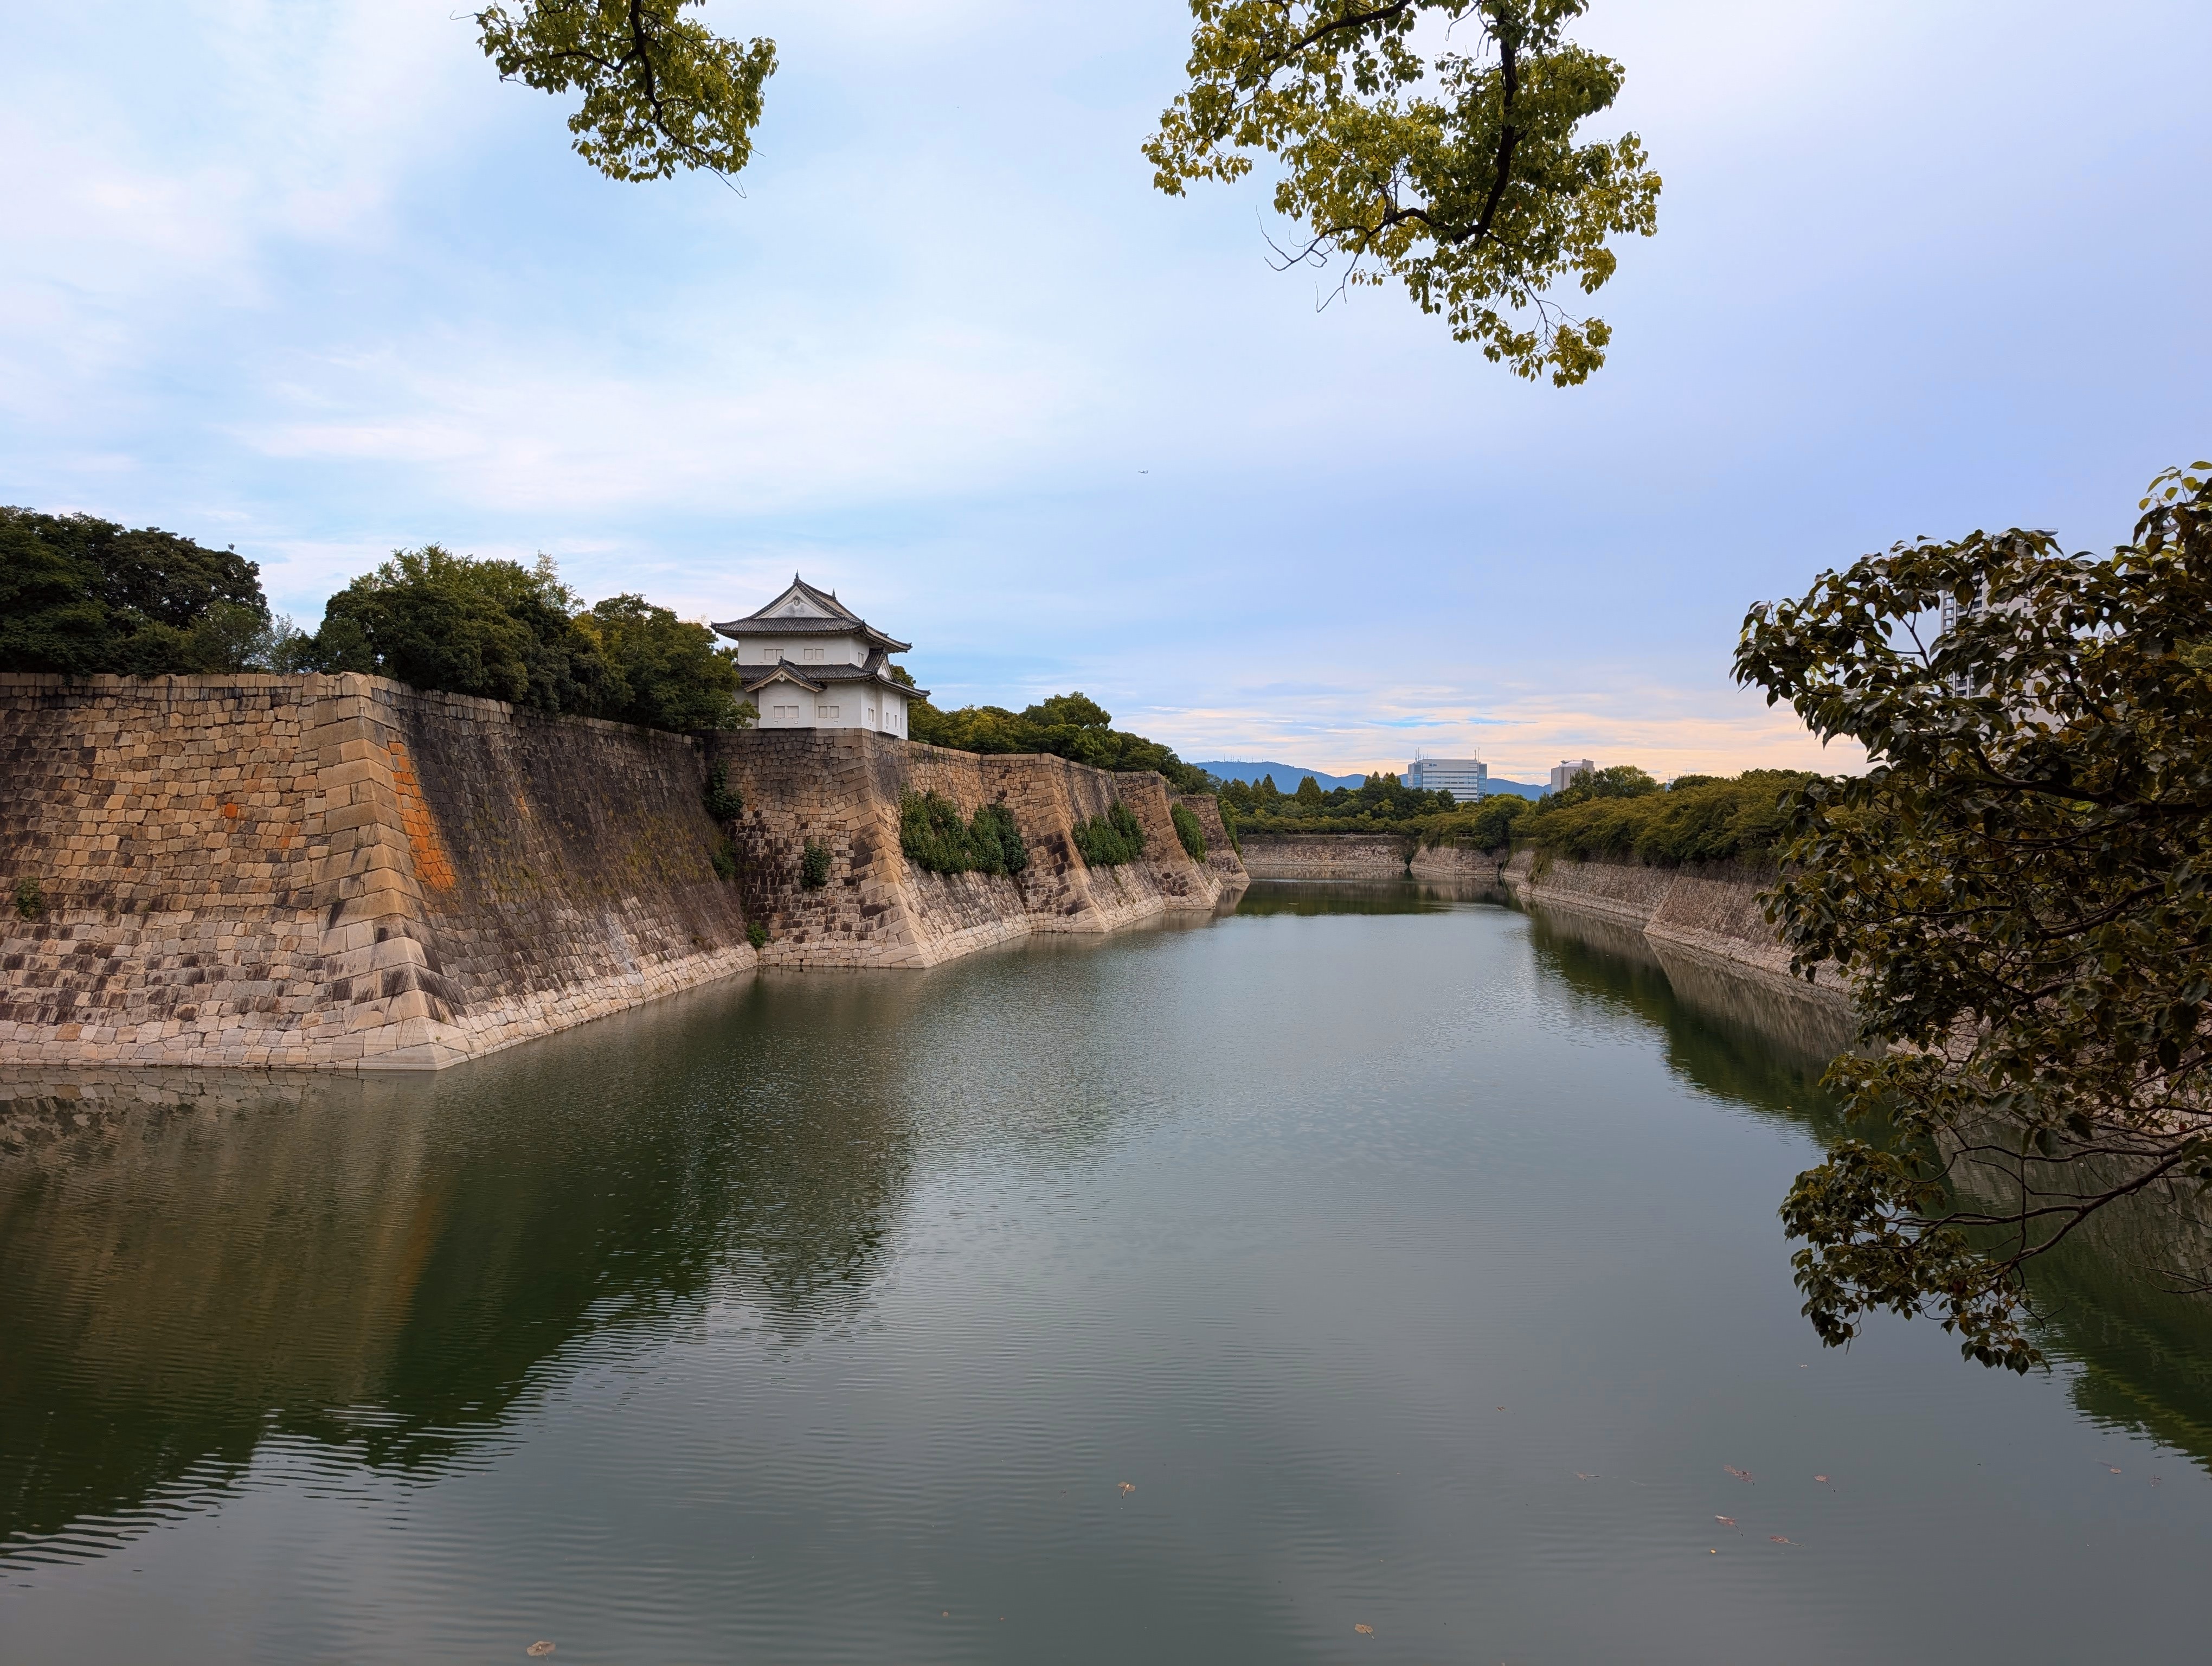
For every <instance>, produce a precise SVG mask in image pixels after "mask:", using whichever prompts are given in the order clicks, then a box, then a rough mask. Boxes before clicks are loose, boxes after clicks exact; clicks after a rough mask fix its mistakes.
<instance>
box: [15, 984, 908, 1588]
mask: <svg viewBox="0 0 2212 1666" xmlns="http://www.w3.org/2000/svg"><path fill="white" fill-rule="evenodd" d="M902 993H903V994H906V995H908V996H910V995H911V994H912V993H913V992H912V991H910V990H908V991H905V992H902V991H901V990H900V989H898V988H896V986H895V985H892V986H878V987H877V988H864V987H862V984H861V982H860V980H851V981H839V980H831V981H829V982H826V983H823V984H822V985H820V986H818V987H817V988H815V989H814V990H812V991H811V992H810V999H811V1000H813V1001H814V1002H815V1003H816V1004H817V1005H818V1006H823V1007H826V1008H829V1009H835V1008H836V1007H838V1006H849V1005H851V1004H853V1003H854V1002H856V1001H858V1002H862V1003H865V1004H866V1005H868V1006H871V1007H872V1008H874V1007H878V1006H880V1005H881V1004H882V1002H883V1001H884V1000H886V999H889V1000H892V1001H896V1000H899V999H900V998H901V996H902ZM778 998H779V992H778V991H775V990H773V989H769V988H755V989H753V990H751V991H749V992H748V993H747V994H746V995H745V996H743V997H738V998H736V999H735V1000H732V998H729V997H721V998H719V999H714V998H710V999H708V1000H703V1001H702V1000H696V999H695V1000H690V1001H689V1002H686V1001H678V1002H675V1003H671V1004H669V1005H666V1006H659V1007H656V1008H653V1009H648V1010H647V1012H641V1013H638V1014H632V1015H628V1016H626V1017H624V1018H617V1019H614V1020H610V1021H609V1023H608V1024H606V1025H593V1026H591V1027H590V1028H589V1029H588V1030H586V1031H579V1032H576V1033H575V1034H574V1035H572V1036H568V1037H558V1038H556V1039H555V1040H553V1041H551V1042H549V1043H543V1044H541V1045H539V1046H537V1047H533V1048H528V1049H521V1050H520V1051H517V1052H513V1053H507V1054H502V1055H495V1056H494V1057H492V1058H489V1059H486V1060H483V1061H479V1062H478V1063H477V1064H474V1065H471V1066H466V1067H462V1068H459V1069H457V1070H453V1071H448V1072H445V1073H441V1074H439V1075H438V1076H436V1077H434V1078H428V1079H424V1078H418V1077H400V1078H376V1077H369V1078H326V1077H306V1078H301V1077H292V1078H289V1079H287V1078H283V1077H281V1076H280V1077H269V1076H255V1075H252V1074H247V1073H216V1072H195V1073H174V1074H171V1075H150V1074H145V1073H139V1074H136V1075H132V1076H129V1077H110V1078H102V1077H100V1076H98V1075H89V1076H86V1075H80V1076H75V1077H71V1076H68V1075H64V1074H58V1073H30V1072H18V1073H12V1074H11V1075H9V1076H8V1077H6V1078H3V1079H0V1099H4V1104H0V1129H4V1130H5V1138H6V1140H7V1143H8V1146H9V1149H10V1152H11V1156H10V1158H9V1160H7V1161H5V1162H4V1163H0V1335H5V1336H6V1337H7V1338H8V1347H7V1348H6V1349H5V1352H4V1356H0V1359H3V1360H4V1363H0V1427H4V1428H5V1429H6V1430H7V1431H8V1437H9V1438H8V1439H7V1440H6V1441H5V1443H4V1444H0V1545H5V1544H7V1543H9V1541H18V1542H20V1541H23V1540H24V1539H27V1538H40V1537H44V1536H46V1535H56V1534H59V1533H61V1532H62V1531H63V1530H64V1529H66V1528H69V1527H70V1525H71V1524H72V1523H78V1524H80V1527H79V1530H78V1531H77V1532H76V1534H75V1535H73V1539H74V1541H75V1542H76V1544H77V1546H78V1547H80V1548H88V1549H89V1548H98V1547H100V1546H101V1545H102V1544H104V1543H107V1542H112V1541H113V1539H114V1538H115V1537H116V1536H117V1535H119V1534H127V1533H129V1532H130V1531H132V1530H134V1529H136V1528H137V1526H139V1525H141V1524H143V1522H144V1521H145V1520H146V1519H148V1517H149V1512H151V1513H153V1514H158V1513H160V1512H161V1511H165V1510H173V1509H177V1508H185V1507H190V1506H191V1505H192V1504H194V1503H195V1502H202V1501H204V1500H206V1499H208V1498H209V1497H210V1496H211V1495H212V1494H214V1493H219V1492H220V1490H221V1489H222V1487H224V1486H225V1485H227V1484H228V1481H230V1480H232V1479H233V1478H234V1477H235V1476H236V1475H237V1474H239V1473H240V1471H241V1470H242V1469H243V1468H244V1467H245V1465H246V1463H247V1462H248V1461H249V1460H250V1459H251V1458H252V1455H253V1453H254V1451H255V1450H256V1449H257V1447H258V1446H259V1445H260V1444H261V1443H263V1442H264V1440H266V1439H267V1438H270V1436H271V1435H274V1434H283V1435H289V1436H298V1437H304V1438H308V1439H310V1440H312V1441H314V1442H317V1443H320V1444H323V1445H325V1446H326V1447H328V1448H331V1449H333V1450H335V1451H337V1452H341V1453H343V1454H346V1455H349V1456H350V1457H352V1458H354V1459H357V1460H358V1461H360V1462H366V1463H368V1464H371V1465H374V1466H379V1467H383V1468H396V1469H398V1470H402V1471H414V1470H422V1471H429V1472H435V1471H436V1470H437V1469H439V1468H441V1467H444V1466H446V1465H447V1464H449V1463H450V1462H453V1461H455V1460H458V1459H461V1458H463V1457H465V1456H466V1455H467V1454H468V1452H469V1451H470V1450H471V1448H472V1447H473V1446H475V1445H477V1444H480V1443H481V1442H482V1441H483V1439H484V1438H487V1437H488V1436H489V1434H490V1433H491V1432H493V1431H495V1429H496V1428H497V1427H498V1426H500V1425H501V1422H502V1421H503V1420H506V1419H507V1417H508V1416H509V1414H510V1413H511V1411H512V1409H513V1407H514V1405H515V1402H517V1400H518V1399H519V1398H520V1397H521V1396H524V1395H526V1394H527V1393H528V1392H530V1390H531V1388H532V1383H533V1381H534V1380H535V1379H534V1376H533V1373H534V1372H535V1371H536V1368H537V1367H538V1366H539V1365H540V1364H541V1363H542V1362H544V1360H546V1359H548V1358H549V1357H550V1356H551V1355H553V1354H555V1353H558V1352H561V1351H562V1350H564V1349H571V1348H572V1347H574V1345H575V1344H576V1343H577V1341H578V1339H579V1338H580V1337H584V1336H586V1335H590V1336H591V1337H592V1339H593V1341H594V1342H595V1344H596V1345H597V1347H598V1348H599V1351H600V1352H601V1353H605V1352H606V1351H608V1350H609V1349H612V1350H616V1351H619V1349H620V1348H621V1347H622V1346H623V1338H624V1337H625V1336H626V1335H635V1334H636V1333H638V1332H639V1331H640V1330H641V1329H643V1328H645V1327H646V1326H647V1325H648V1324H650V1325H653V1326H662V1325H665V1323H666V1322H668V1321H669V1320H670V1318H671V1315H680V1314H681V1313H682V1312H683V1311H684V1310H685V1309H686V1308H687V1306H690V1307H696V1304H697V1303H698V1302H699V1300H700V1298H701V1297H702V1292H705V1291H706V1289H707V1288H708V1283H709V1281H710V1280H713V1281H714V1283H715V1285H716V1287H717V1293H718V1295H719V1296H721V1297H724V1298H729V1299H734V1300H737V1301H740V1302H743V1303H745V1304H750V1307H751V1309H752V1310H753V1311H754V1313H755V1315H756V1317H757V1322H759V1324H760V1325H761V1326H763V1328H764V1329H766V1330H767V1331H768V1332H769V1334H770V1335H772V1336H777V1337H781V1338H784V1339H786V1340H787V1341H796V1340H799V1339H803V1338H804V1336H805V1335H807V1334H808V1333H809V1332H810V1331H813V1330H818V1329H821V1328H822V1327H824V1326H829V1325H835V1324H836V1323H838V1322H841V1321H842V1319H843V1318H845V1317H847V1316H849V1314H850V1312H851V1310H853V1308H854V1305H855V1304H856V1303H857V1302H859V1301H860V1299H862V1298H863V1296H864V1293H865V1291H866V1286H867V1284H868V1281H869V1280H870V1277H871V1276H872V1274H871V1269H872V1264H873V1262H874V1261H875V1259H876V1257H877V1256H878V1251H879V1249H880V1248H881V1246H882V1244H883V1242H884V1236H885V1233H886V1231H888V1229H889V1226H890V1222H891V1220H892V1219H893V1218H894V1217H895V1216H896V1213H897V1211H898V1209H899V1207H900V1201H901V1195H902V1188H903V1185H904V1178H905V1174H906V1171H907V1166H908V1158H907V1152H906V1151H905V1147H904V1135H903V1131H902V1124H901V1123H900V1122H898V1120H897V1119H896V1117H895V1116H891V1115H890V1113H889V1111H888V1110H887V1108H886V1107H887V1104H888V1100H887V1097H886V1095H885V1093H884V1091H883V1089H884V1078H883V1077H882V1075H881V1074H880V1073H877V1072H874V1071H872V1070H871V1069H867V1068H855V1067H854V1061H853V1060H852V1059H851V1058H850V1057H849V1056H846V1057H842V1058H841V1057H840V1056H839V1055H838V1053H837V1051H836V1049H823V1050H822V1051H821V1052H819V1053H814V1054H809V1055H806V1056H803V1057H802V1056H796V1055H794V1049H791V1048H789V1047H774V1046H771V1047H769V1048H767V1049H753V1050H751V1051H750V1052H747V1051H746V1049H744V1037H746V1035H747V1034H748V1032H749V1031H758V1030H759V1029H761V1028H762V1027H763V1026H762V1023H761V1020H762V1018H763V1008H773V1007H774V1006H775V1004H776V1003H777V1000H778ZM768 1027H769V1028H770V1029H775V1027H776V1026H774V1025H769V1026H768ZM833 1033H834V1031H833ZM741 1054H742V1055H744V1069H743V1070H742V1071H741V1070H739V1069H738V1068H736V1067H734V1066H735V1063H736V1060H737V1057H738V1055H741ZM83 1523H94V1524H95V1525H94V1526H93V1527H91V1528H89V1529H88V1528H85V1527H83V1526H82V1524H83Z"/></svg>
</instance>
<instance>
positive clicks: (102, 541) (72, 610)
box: [0, 508, 290, 677]
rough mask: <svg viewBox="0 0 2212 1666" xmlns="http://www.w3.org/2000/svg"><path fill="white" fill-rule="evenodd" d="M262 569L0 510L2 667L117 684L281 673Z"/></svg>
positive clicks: (78, 523)
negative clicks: (110, 679) (97, 677)
mask: <svg viewBox="0 0 2212 1666" xmlns="http://www.w3.org/2000/svg"><path fill="white" fill-rule="evenodd" d="M289 641H290V637H289V632H288V630H287V629H286V628H285V627H284V626H283V625H282V624H281V623H276V622H274V621H272V620H271V619H270V614H269V604H268V602H267V601H266V600H265V599H264V598H263V596H262V593H261V569H259V568H258V566H256V565H255V564H254V563H253V562H250V561H248V560H246V558H245V557H244V556H240V555H239V554H238V553H237V552H236V551H235V550H210V549H208V548H206V547H205V546H204V545H202V544H195V543H194V542H193V541H192V540H191V538H184V537H181V536H179V534H177V533H175V532H163V531H161V528H160V527H158V526H146V527H141V528H139V529H137V530H136V531H126V530H125V528H123V527H121V526H118V525H117V524H116V523H115V522H113V521H112V520H97V519H95V518H94V517H93V516H91V515H84V514H75V515H51V514H38V513H37V512H35V511H33V510H30V509H9V508H0V669H6V670H9V671H46V672H68V673H70V674H72V675H76V676H88V675H91V674H94V673H98V672H106V673H109V674H112V675H116V676H124V677H158V676H164V675H171V674H179V673H189V672H204V673H216V672H238V671H245V670H249V669H256V670H263V671H279V670H287V669H289V668H290V667H289V663H288V661H287V654H288V652H289V646H288V645H289Z"/></svg>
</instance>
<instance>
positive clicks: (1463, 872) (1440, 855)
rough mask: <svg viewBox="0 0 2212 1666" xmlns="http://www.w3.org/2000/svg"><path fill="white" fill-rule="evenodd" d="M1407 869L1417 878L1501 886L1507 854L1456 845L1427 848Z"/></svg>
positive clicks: (1420, 849)
mask: <svg viewBox="0 0 2212 1666" xmlns="http://www.w3.org/2000/svg"><path fill="white" fill-rule="evenodd" d="M1407 866H1408V868H1409V870H1410V871H1411V872H1412V873H1413V877H1414V878H1415V879H1469V880H1473V881H1474V882H1475V883H1476V884H1478V885H1498V884H1500V883H1502V876H1503V874H1504V871H1505V853H1504V851H1502V850H1476V849H1473V848H1469V847H1466V846H1462V845H1455V844H1434V845H1424V846H1422V847H1421V848H1419V850H1416V851H1415V852H1414V853H1413V860H1412V861H1411V862H1410V863H1408V864H1407Z"/></svg>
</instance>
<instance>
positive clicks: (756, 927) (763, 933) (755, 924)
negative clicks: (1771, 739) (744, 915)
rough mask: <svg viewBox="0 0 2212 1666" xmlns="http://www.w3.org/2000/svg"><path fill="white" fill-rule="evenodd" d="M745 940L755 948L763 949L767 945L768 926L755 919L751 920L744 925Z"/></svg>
mask: <svg viewBox="0 0 2212 1666" xmlns="http://www.w3.org/2000/svg"><path fill="white" fill-rule="evenodd" d="M745 941H746V942H748V943H750V944H751V945H753V947H755V948H756V949H765V948H766V947H768V927H766V926H763V924H761V922H760V921H757V920H756V921H752V922H751V923H750V924H749V925H748V926H747V927H745Z"/></svg>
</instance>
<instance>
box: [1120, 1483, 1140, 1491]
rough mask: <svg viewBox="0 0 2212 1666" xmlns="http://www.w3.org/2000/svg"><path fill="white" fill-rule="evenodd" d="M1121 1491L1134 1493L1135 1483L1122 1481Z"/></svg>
mask: <svg viewBox="0 0 2212 1666" xmlns="http://www.w3.org/2000/svg"><path fill="white" fill-rule="evenodd" d="M1121 1490H1122V1491H1123V1492H1124V1493H1133V1492H1135V1491H1136V1490H1137V1487H1136V1483H1135V1482H1133V1481H1123V1482H1122V1483H1121Z"/></svg>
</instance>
